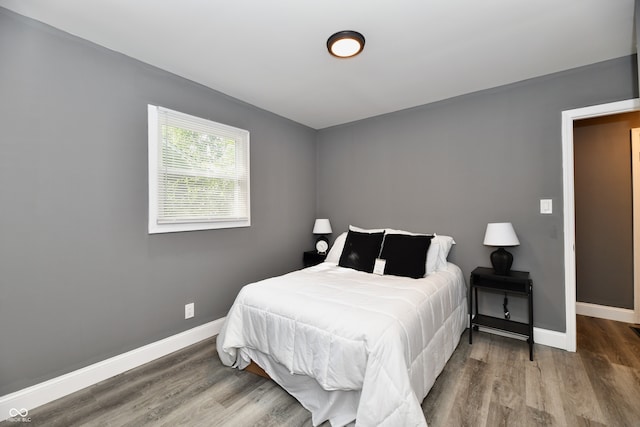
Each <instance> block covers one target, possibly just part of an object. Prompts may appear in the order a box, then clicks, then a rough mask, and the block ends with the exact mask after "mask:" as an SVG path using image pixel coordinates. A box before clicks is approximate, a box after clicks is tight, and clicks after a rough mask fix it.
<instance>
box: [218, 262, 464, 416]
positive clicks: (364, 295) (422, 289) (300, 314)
mask: <svg viewBox="0 0 640 427" xmlns="http://www.w3.org/2000/svg"><path fill="white" fill-rule="evenodd" d="M466 321H467V302H466V285H465V281H464V278H463V275H462V272H461V271H460V269H459V268H458V267H457V266H456V265H454V264H451V263H448V264H447V268H446V269H445V270H443V271H439V272H437V273H433V274H430V275H428V276H427V277H425V278H422V279H411V278H404V277H397V276H387V275H385V276H379V275H375V274H370V273H365V272H360V271H356V270H352V269H347V268H342V267H338V266H336V265H335V264H333V263H322V264H319V265H317V266H315V267H311V268H307V269H303V270H299V271H295V272H293V273H289V274H286V275H283V276H279V277H274V278H270V279H266V280H263V281H260V282H256V283H253V284H249V285H247V286H245V287H243V288H242V290H241V291H240V293H239V294H238V297H237V298H236V301H235V302H234V304H233V306H232V308H231V310H230V311H229V314H228V316H227V318H226V321H225V324H224V325H223V328H222V331H221V333H220V335H219V337H218V340H217V347H218V353H219V355H220V359H221V360H222V362H223V363H224V364H226V365H228V366H233V367H237V368H240V369H243V368H244V367H246V366H247V365H248V364H249V362H250V360H254V361H255V362H256V363H258V365H260V366H261V367H262V368H263V369H264V370H265V371H266V372H267V373H268V374H269V376H271V378H272V379H273V380H274V381H276V382H277V383H278V384H280V385H281V386H282V387H283V388H284V389H285V390H287V391H288V392H289V393H290V394H292V395H293V396H294V397H296V398H297V399H298V400H299V401H300V403H301V404H302V405H303V406H305V407H306V408H307V409H309V410H310V411H311V413H312V420H313V423H314V425H317V424H320V423H322V422H324V421H325V420H329V421H330V422H331V424H332V425H333V426H342V425H346V424H349V423H351V422H353V421H355V424H356V426H360V425H362V426H374V425H375V426H378V425H383V426H384V425H387V426H399V425H402V426H414V425H415V426H426V421H425V419H424V415H423V413H422V409H421V407H420V404H421V402H422V400H423V399H424V397H425V396H426V395H427V393H428V391H429V389H430V388H431V387H432V385H433V383H434V381H435V379H436V377H437V376H438V374H439V373H440V372H441V371H442V369H443V368H444V365H445V363H446V361H447V360H448V359H449V357H450V356H451V354H452V353H453V351H454V349H455V348H456V346H457V345H458V343H459V341H460V335H461V334H462V332H463V331H464V329H465V327H466Z"/></svg>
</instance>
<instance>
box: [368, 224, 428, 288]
mask: <svg viewBox="0 0 640 427" xmlns="http://www.w3.org/2000/svg"><path fill="white" fill-rule="evenodd" d="M431 239H433V236H409V235H404V234H387V235H386V236H385V237H384V245H383V247H382V254H381V255H380V258H382V259H384V260H386V261H387V262H386V265H385V267H384V274H392V275H394V276H404V277H412V278H414V279H419V278H421V277H424V273H425V263H426V261H427V251H428V250H429V246H430V245H431Z"/></svg>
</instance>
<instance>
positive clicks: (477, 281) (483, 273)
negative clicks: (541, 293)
mask: <svg viewBox="0 0 640 427" xmlns="http://www.w3.org/2000/svg"><path fill="white" fill-rule="evenodd" d="M478 289H481V290H486V291H491V292H499V293H507V294H518V295H524V296H526V297H527V299H528V301H529V323H521V322H514V321H513V320H508V319H502V318H499V317H492V316H485V315H483V314H479V313H478ZM474 299H475V304H474ZM474 308H475V313H476V314H475V316H474V315H473V309H474ZM469 326H470V328H469V344H471V343H472V340H473V331H474V329H475V330H476V331H477V330H478V326H486V327H488V328H492V329H499V330H503V331H508V332H512V333H514V334H518V335H522V336H525V337H527V342H528V343H529V360H533V281H532V280H531V278H530V277H529V272H528V271H510V272H509V275H507V276H501V275H498V274H495V273H494V271H493V269H492V268H487V267H478V268H476V269H475V270H473V271H472V272H471V284H470V286H469Z"/></svg>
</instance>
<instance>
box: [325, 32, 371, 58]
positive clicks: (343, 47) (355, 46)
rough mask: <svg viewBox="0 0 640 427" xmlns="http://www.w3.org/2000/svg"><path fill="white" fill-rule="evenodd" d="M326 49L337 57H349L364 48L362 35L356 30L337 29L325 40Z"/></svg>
mask: <svg viewBox="0 0 640 427" xmlns="http://www.w3.org/2000/svg"><path fill="white" fill-rule="evenodd" d="M327 49H329V53H330V54H331V55H333V56H336V57H338V58H351V57H353V56H356V55H357V54H359V53H360V52H362V49H364V36H363V35H362V34H360V33H359V32H357V31H338V32H337V33H335V34H334V35H332V36H331V37H329V39H328V40H327Z"/></svg>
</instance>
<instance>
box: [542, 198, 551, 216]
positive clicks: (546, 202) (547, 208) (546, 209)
mask: <svg viewBox="0 0 640 427" xmlns="http://www.w3.org/2000/svg"><path fill="white" fill-rule="evenodd" d="M540 213H541V214H545V215H549V214H552V213H553V200H552V199H540Z"/></svg>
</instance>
